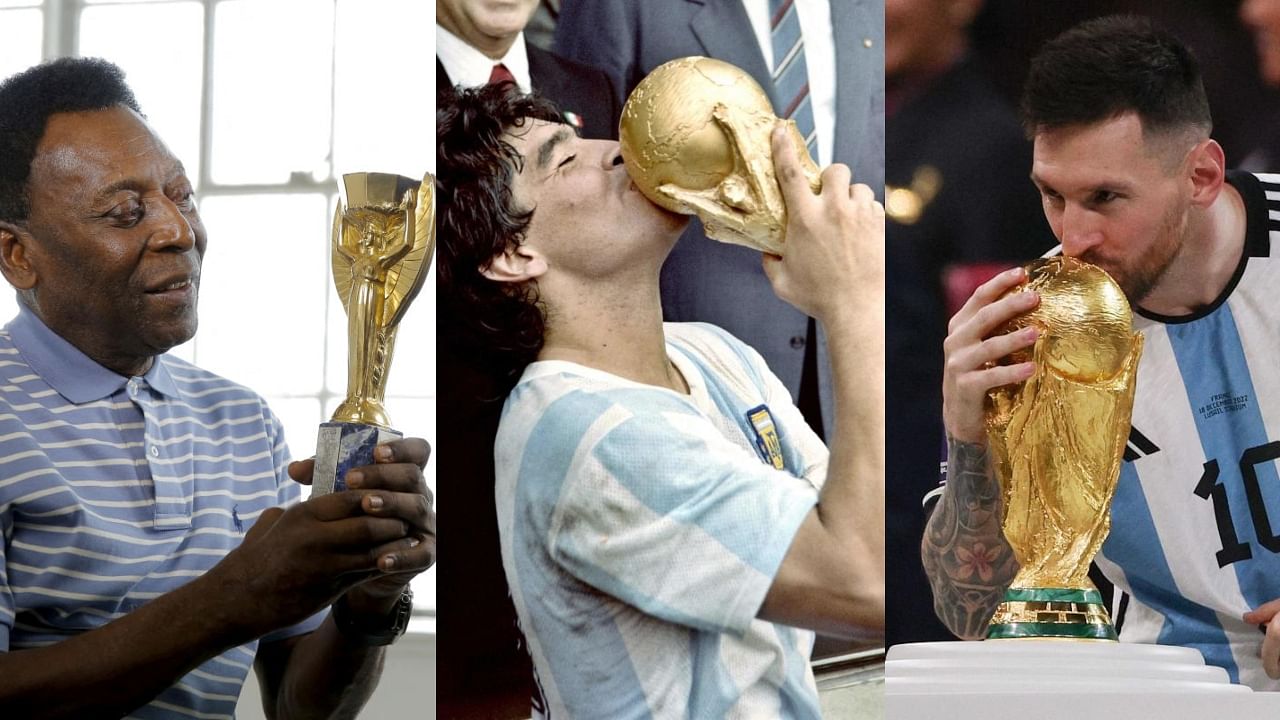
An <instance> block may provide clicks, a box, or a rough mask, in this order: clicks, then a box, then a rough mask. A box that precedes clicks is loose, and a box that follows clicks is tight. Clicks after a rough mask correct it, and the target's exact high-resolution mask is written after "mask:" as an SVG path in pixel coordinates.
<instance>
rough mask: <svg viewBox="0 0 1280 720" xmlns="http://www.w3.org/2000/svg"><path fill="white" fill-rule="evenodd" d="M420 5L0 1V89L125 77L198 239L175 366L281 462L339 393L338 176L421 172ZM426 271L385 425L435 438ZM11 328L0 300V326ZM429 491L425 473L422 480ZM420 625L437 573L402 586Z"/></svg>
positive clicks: (306, 449) (309, 442)
mask: <svg viewBox="0 0 1280 720" xmlns="http://www.w3.org/2000/svg"><path fill="white" fill-rule="evenodd" d="M431 10H432V8H431V6H430V5H429V4H428V3H426V2H422V0H46V2H39V1H30V0H28V1H23V0H0V27H4V28H5V29H6V31H7V32H6V37H7V38H8V40H6V42H5V43H0V77H7V76H9V75H11V74H13V73H14V72H17V71H19V70H22V69H24V68H26V67H29V66H30V65H33V64H35V63H37V62H39V61H40V59H41V58H42V57H43V58H54V57H59V56H63V55H80V56H99V57H104V58H107V59H108V60H111V61H112V62H115V63H116V64H118V65H119V66H120V67H121V68H123V69H124V71H125V73H126V75H127V78H128V81H129V83H130V86H131V87H132V88H133V91H134V93H135V95H136V96H137V98H138V103H139V104H140V105H141V106H142V110H143V112H144V113H146V115H147V117H148V119H149V120H150V122H151V123H152V125H153V127H155V129H156V131H157V132H158V133H159V135H160V136H161V138H163V139H164V140H165V142H166V143H168V144H169V147H170V148H171V149H172V150H173V152H174V154H175V155H177V156H178V157H179V158H180V159H181V160H182V161H183V162H184V164H185V165H186V167H187V170H188V173H189V174H190V176H191V179H192V181H193V182H194V183H195V185H196V197H197V200H198V202H199V205H200V212H201V215H202V217H203V218H204V222H205V225H206V227H207V229H208V233H209V248H208V251H207V253H206V255H205V261H204V270H203V277H202V281H201V297H200V331H199V333H198V334H197V335H196V337H195V339H194V340H192V341H191V342H189V343H187V344H185V345H183V346H181V347H179V348H175V350H174V352H175V353H176V354H178V355H179V356H181V357H184V358H186V359H188V360H192V361H193V362H195V363H197V364H199V365H200V366H202V367H204V368H207V369H209V370H211V371H213V372H216V373H219V374H221V375H224V376H226V377H228V378H231V379H232V380H235V381H237V382H240V383H242V384H244V385H247V386H249V387H251V388H253V389H254V390H256V391H257V392H259V393H260V394H262V395H263V396H264V397H265V398H266V399H267V400H268V402H270V403H271V406H272V408H273V409H274V410H275V412H276V414H277V415H279V416H280V418H281V420H282V421H283V422H284V425H285V429H286V433H287V436H288V438H289V444H290V447H291V448H292V451H293V455H294V457H298V458H303V457H308V456H310V455H311V454H312V453H313V452H314V449H315V437H316V430H317V426H318V425H319V424H320V423H321V422H323V421H325V420H327V419H328V418H329V416H330V414H331V413H332V412H333V410H334V409H335V408H336V407H337V405H338V403H339V402H341V401H342V398H343V396H344V395H345V393H346V364H347V339H346V335H347V333H346V316H345V314H344V313H343V310H342V304H341V302H340V301H339V300H338V297H337V294H336V291H335V290H334V289H333V279H332V277H331V275H330V270H329V235H330V228H331V226H332V221H333V212H334V207H335V205H336V202H337V197H338V183H339V182H340V179H341V176H342V174H343V173H349V172H362V171H376V172H394V173H399V174H401V175H406V176H409V177H413V178H421V177H422V175H423V173H424V172H426V171H428V170H431V169H433V168H432V167H431V165H432V164H433V162H434V149H433V148H434V138H435V114H434V103H435V63H434V54H432V53H431V52H430V50H431V42H430V39H431V37H432V35H431V33H432V27H433V24H432V23H433V20H432V16H431ZM434 288H435V278H434V271H432V274H430V275H429V276H428V277H427V279H426V284H425V287H424V289H423V291H422V293H421V294H420V295H419V296H418V298H417V300H416V301H415V302H414V304H413V305H412V307H411V308H410V310H409V312H408V313H407V314H406V316H405V318H404V320H403V322H402V323H401V325H400V331H399V334H398V336H397V339H396V348H395V355H394V360H393V363H392V367H391V372H390V377H389V380H388V388H387V411H388V413H389V414H390V416H391V420H392V422H393V424H394V425H395V426H396V427H397V428H398V429H400V430H402V431H404V432H405V433H406V434H409V435H418V436H423V437H426V438H427V439H428V441H433V440H434V437H435V325H434V322H432V320H433V319H434V317H435V291H434ZM15 312H16V305H15V301H14V300H13V297H12V294H11V293H0V317H11V316H12V315H13V314H14V313H15ZM427 475H428V482H429V484H430V485H431V487H432V490H433V492H434V489H435V478H434V463H431V464H430V465H428V467H427ZM414 589H415V593H416V596H417V604H418V608H417V609H418V610H419V611H420V612H421V613H422V614H423V616H424V617H426V618H428V619H427V621H426V622H427V624H428V625H431V619H433V617H434V612H435V571H434V570H432V571H431V572H429V573H425V574H423V575H422V576H420V577H419V578H418V580H417V581H416V582H415V588H414Z"/></svg>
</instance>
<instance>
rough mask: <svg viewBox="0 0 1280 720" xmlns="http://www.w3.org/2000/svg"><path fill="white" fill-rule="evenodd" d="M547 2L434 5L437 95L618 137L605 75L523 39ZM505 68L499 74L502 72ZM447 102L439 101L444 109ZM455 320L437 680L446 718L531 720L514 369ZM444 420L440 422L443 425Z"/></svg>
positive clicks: (443, 396)
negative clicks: (499, 474)
mask: <svg viewBox="0 0 1280 720" xmlns="http://www.w3.org/2000/svg"><path fill="white" fill-rule="evenodd" d="M537 5H538V0H519V3H518V4H516V5H515V6H514V7H513V6H512V3H510V2H507V3H501V4H499V3H493V2H491V1H490V0H438V2H437V3H436V23H437V25H436V87H437V94H438V96H440V97H447V96H449V95H452V93H453V92H454V88H455V86H462V87H474V86H478V85H485V84H487V83H489V82H490V81H491V80H492V81H508V82H514V83H515V84H516V85H517V86H519V88H520V90H521V91H523V92H530V91H531V90H532V91H536V92H538V93H539V94H541V95H543V96H544V97H546V98H548V99H550V100H552V101H554V102H555V103H556V104H557V105H558V106H559V108H560V110H561V112H562V113H563V115H564V119H565V121H566V122H567V123H569V124H570V125H573V126H575V127H576V128H577V130H578V132H579V133H580V134H581V135H582V137H584V138H588V139H596V140H614V139H617V137H618V115H619V113H620V105H619V103H618V100H617V95H616V93H615V91H614V89H613V88H612V87H611V85H610V82H609V79H608V76H607V75H605V74H604V73H603V72H601V71H600V70H596V69H594V68H590V67H587V66H585V65H582V64H579V63H576V62H573V61H570V60H566V59H565V58H562V57H560V56H558V55H555V54H553V53H550V52H547V51H546V50H542V49H540V48H538V47H535V46H534V45H532V44H527V43H526V42H525V33H524V28H525V26H526V25H527V23H528V22H529V19H530V17H531V16H532V14H533V12H534V10H535V9H536V7H537ZM498 68H501V69H498ZM445 104H446V103H443V102H441V103H440V105H441V106H444V105H445ZM457 316H458V313H457V312H456V310H455V309H453V308H451V307H450V301H449V300H448V298H442V300H441V307H440V337H441V338H448V340H446V341H442V342H441V343H440V354H439V358H438V360H437V362H438V363H439V372H440V376H441V377H447V378H449V382H447V383H443V384H442V385H441V387H440V407H441V408H442V409H443V412H445V413H446V414H447V418H448V420H447V421H446V422H442V423H441V425H440V435H439V438H438V440H439V442H440V444H441V445H443V446H445V447H448V448H450V452H448V453H445V454H444V455H442V456H441V457H440V458H439V459H438V464H439V467H438V471H439V476H440V478H441V480H440V482H441V483H443V484H444V485H445V487H444V489H443V492H444V493H445V494H446V495H447V496H449V497H451V498H453V500H452V501H451V502H453V503H454V504H455V508H456V510H457V512H458V515H457V516H455V517H453V518H452V519H451V523H452V525H451V527H454V528H456V529H457V530H456V533H457V535H458V536H459V537H466V538H467V541H466V543H465V544H464V545H463V546H461V547H459V548H458V552H459V556H458V561H457V562H455V563H453V564H452V565H450V566H449V567H445V568H442V569H441V570H440V571H439V572H440V577H439V580H440V584H441V586H446V585H447V586H448V587H449V588H450V591H449V592H448V593H445V594H442V595H441V596H440V598H439V600H438V602H439V611H440V612H441V614H443V615H445V616H447V617H451V618H454V619H455V621H458V622H460V623H461V624H462V626H463V627H465V628H466V629H465V631H463V632H460V633H453V634H446V635H443V636H441V641H440V646H439V648H438V651H439V653H440V656H441V657H448V658H450V662H448V663H445V664H443V665H441V666H440V669H439V673H438V677H437V691H438V701H439V705H440V712H441V716H442V717H451V716H474V717H492V718H506V717H527V716H528V712H529V698H530V696H531V694H532V692H533V685H532V677H533V670H532V667H531V665H530V663H529V657H528V654H527V653H525V651H524V650H523V649H521V647H520V645H519V643H520V642H521V639H520V631H519V630H518V629H517V628H516V613H515V609H514V608H513V607H512V605H511V601H510V599H509V597H508V590H507V585H506V580H505V579H504V578H503V576H502V560H501V557H500V555H499V551H498V532H497V522H498V521H497V517H496V515H495V509H494V504H493V503H494V499H493V477H494V469H493V438H494V435H495V434H496V433H497V430H498V416H499V414H500V412H501V410H502V398H503V397H504V396H505V395H506V391H507V389H509V385H505V384H504V383H506V382H507V378H506V369H505V368H502V367H497V366H496V363H495V362H494V359H493V358H492V357H491V356H489V355H487V354H485V353H481V352H478V351H477V350H476V348H475V347H474V346H472V345H471V344H469V343H468V342H467V341H466V339H465V337H464V335H465V333H464V332H463V331H462V330H461V329H460V328H458V327H457V324H456V322H455V320H456V318H457ZM444 417H446V415H442V418H444Z"/></svg>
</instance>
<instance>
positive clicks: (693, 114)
mask: <svg viewBox="0 0 1280 720" xmlns="http://www.w3.org/2000/svg"><path fill="white" fill-rule="evenodd" d="M777 122H778V118H777V117H775V116H774V114H773V108H772V107H771V105H770V103H769V96H768V95H766V94H765V92H764V90H762V89H761V88H760V85H759V84H757V83H756V81H755V80H754V79H752V77H751V76H750V75H748V74H747V73H746V72H745V71H743V70H741V69H740V68H738V67H736V66H734V65H730V64H729V63H727V62H723V61H720V60H713V59H711V58H705V57H686V58H680V59H677V60H672V61H670V62H667V63H664V64H662V65H659V66H658V67H657V68H655V69H654V71H653V72H651V73H649V74H648V75H647V76H645V78H644V79H643V80H641V81H640V84H639V85H637V86H636V89H635V90H633V91H632V92H631V96H630V97H628V98H627V102H626V104H625V105H624V106H623V107H622V120H621V123H620V126H619V129H618V138H619V141H620V142H621V144H622V160H623V162H624V163H625V164H626V167H627V174H628V175H630V176H631V179H632V180H633V181H634V182H635V184H636V187H637V188H639V189H640V192H642V193H644V194H645V196H646V197H647V198H649V200H651V201H652V202H653V203H654V204H656V205H658V206H660V207H663V208H666V209H667V210H670V211H671V212H675V213H680V214H682V215H697V216H698V217H699V218H700V219H701V220H702V224H703V225H704V226H705V228H706V231H707V236H708V237H711V238H715V239H716V240H720V241H722V242H729V243H736V244H738V245H746V246H747V247H750V248H755V249H756V250H760V251H762V252H767V253H772V254H774V255H781V254H782V253H783V248H784V241H785V237H784V236H785V232H786V227H787V209H786V205H785V204H783V201H782V190H781V189H780V188H779V187H778V181H777V178H776V177H775V176H774V172H773V152H772V149H771V145H770V140H769V135H770V133H771V132H772V131H773V128H774V127H775V125H776V124H777ZM788 125H789V127H790V133H791V140H792V142H793V143H795V146H796V148H798V149H799V150H800V156H801V164H802V166H803V167H804V172H805V176H806V177H807V178H808V180H809V185H810V187H812V189H813V191H814V192H815V193H817V192H820V191H821V190H822V183H821V180H820V177H819V172H818V166H817V165H816V164H815V163H814V162H813V159H812V158H810V157H809V152H808V149H807V148H806V147H805V143H804V138H803V137H801V136H800V131H799V130H797V129H796V125H795V122H794V121H788Z"/></svg>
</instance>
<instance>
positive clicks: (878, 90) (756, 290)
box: [556, 0, 884, 435]
mask: <svg viewBox="0 0 1280 720" xmlns="http://www.w3.org/2000/svg"><path fill="white" fill-rule="evenodd" d="M776 4H778V0H772V1H771V0H646V1H645V2H634V1H633V0H562V3H561V5H562V6H561V13H560V18H559V23H558V25H557V28H556V50H557V51H558V52H560V53H561V54H563V55H565V56H567V57H570V58H572V59H574V60H578V61H581V62H585V63H587V64H590V65H594V66H596V67H599V68H601V69H603V70H605V71H606V72H608V73H609V74H610V75H611V76H612V78H613V80H614V82H616V83H618V87H619V88H620V89H621V90H622V91H623V96H625V95H626V94H627V93H629V92H630V91H631V89H632V88H634V87H635V86H636V84H637V83H639V82H640V80H641V79H642V78H643V77H644V76H645V75H647V74H648V73H649V72H650V71H652V70H653V69H654V68H655V67H657V66H658V65H661V64H662V63H664V62H666V61H668V60H671V59H674V58H678V57H684V56H688V55H704V56H708V57H713V58H717V59H719V60H724V61H726V62H730V63H733V64H734V65H737V66H738V67H740V68H742V69H743V70H745V71H747V72H748V73H750V74H751V76H752V77H754V78H755V79H756V81H757V82H759V83H760V86H761V87H762V88H764V89H765V91H766V92H767V93H768V94H769V96H770V100H771V101H772V102H773V106H774V109H775V111H776V112H777V113H778V114H779V115H783V114H785V113H786V110H787V109H788V106H789V105H790V104H791V102H790V100H791V98H792V95H791V94H790V93H788V94H787V95H788V97H787V98H780V97H779V93H778V92H777V91H776V88H775V81H774V78H773V71H774V70H775V69H778V67H779V65H780V64H781V65H785V64H786V61H787V59H788V58H789V57H790V53H787V52H775V51H774V49H773V48H774V43H773V39H774V36H776V35H777V33H775V32H772V31H771V26H772V25H775V24H777V23H775V21H777V20H780V19H783V18H785V17H786V16H787V15H788V14H789V13H790V12H791V10H792V9H794V11H795V12H796V13H797V15H798V21H799V28H800V36H801V37H802V39H803V43H802V46H803V50H802V52H803V53H804V55H805V58H806V61H807V77H806V78H805V80H807V83H806V84H807V88H808V90H809V91H810V93H811V102H810V103H809V104H810V105H811V107H812V113H813V117H812V122H813V125H814V132H815V136H816V142H815V144H814V145H811V146H810V149H811V151H812V150H815V149H816V159H817V160H818V161H819V164H820V165H824V166H825V165H829V164H830V163H832V162H839V163H844V164H846V165H849V166H850V167H851V168H852V169H853V179H854V181H855V182H859V183H863V184H866V185H868V186H870V187H871V188H872V189H873V190H874V192H875V194H876V197H877V198H878V199H882V198H883V195H884V71H883V68H884V43H883V38H884V2H883V0H846V1H843V2H830V3H829V2H827V1H826V0H796V1H795V2H794V4H793V3H791V2H783V3H781V5H779V7H777V8H774V7H773V6H774V5H776ZM793 5H794V7H793ZM783 25H785V23H783ZM775 55H776V56H778V57H775ZM780 79H781V78H780ZM815 146H816V147H815ZM662 302H663V310H664V313H665V316H666V318H667V319H668V320H672V321H689V320H699V321H705V322H710V323H714V324H716V325H719V326H721V327H723V328H725V329H726V330H728V331H729V332H731V333H733V334H734V335H735V336H737V337H739V338H741V339H743V340H745V341H746V342H747V344H749V345H751V346H752V347H754V348H755V349H756V350H758V351H759V352H760V354H761V355H763V356H764V358H765V360H766V361H767V362H768V364H769V367H771V368H772V369H773V370H774V372H775V373H777V375H778V377H779V378H781V379H782V381H783V383H785V384H786V386H787V389H788V390H789V391H790V392H791V394H792V397H793V398H794V399H795V400H796V401H797V405H798V406H799V407H800V409H801V411H802V412H804V414H805V418H806V420H808V421H809V424H810V425H811V426H813V427H814V428H815V429H817V430H819V431H820V432H823V431H825V434H827V435H830V431H831V426H832V423H833V420H834V416H833V414H832V408H831V403H830V398H831V391H832V388H831V373H830V368H829V367H828V365H827V363H826V360H825V358H826V357H827V352H826V347H825V342H826V341H825V337H824V336H823V335H822V332H821V330H820V329H819V328H817V326H816V324H815V323H813V322H812V321H811V320H810V319H809V318H807V317H806V316H805V315H804V314H803V313H800V312H799V311H797V310H795V309H794V308H791V307H790V306H788V305H787V304H786V303H784V302H782V301H780V300H778V299H777V298H776V297H775V296H774V295H773V294H772V293H771V292H770V291H769V284H768V281H767V279H766V278H765V276H764V272H763V271H762V269H761V265H760V255H759V253H757V252H754V251H752V250H748V249H746V248H742V247H737V246H730V245H724V244H721V243H714V242H708V241H707V240H706V237H705V234H704V232H703V229H702V226H701V224H699V223H697V222H694V223H692V224H691V225H690V228H689V230H688V231H686V233H685V235H684V236H683V237H682V238H681V240H680V242H679V244H678V245H677V246H676V248H675V250H674V251H673V252H672V253H671V256H670V259H669V260H668V262H667V264H666V266H665V267H664V268H663V272H662ZM806 367H807V369H808V370H807V372H806Z"/></svg>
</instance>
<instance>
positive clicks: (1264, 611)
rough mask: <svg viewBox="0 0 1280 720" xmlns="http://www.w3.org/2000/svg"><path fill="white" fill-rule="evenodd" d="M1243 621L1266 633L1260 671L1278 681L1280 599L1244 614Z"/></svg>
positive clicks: (1279, 667)
mask: <svg viewBox="0 0 1280 720" xmlns="http://www.w3.org/2000/svg"><path fill="white" fill-rule="evenodd" d="M1244 621H1245V622H1247V623H1249V624H1250V625H1259V626H1261V627H1260V628H1259V629H1262V630H1264V631H1265V632H1266V637H1265V638H1263V640H1262V669H1264V670H1266V671H1267V677H1269V678H1271V679H1272V680H1277V679H1280V599H1276V600H1272V601H1271V602H1268V603H1263V604H1262V605H1259V606H1258V607H1257V608H1254V609H1253V610H1250V611H1249V612H1247V613H1245V614H1244Z"/></svg>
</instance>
